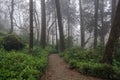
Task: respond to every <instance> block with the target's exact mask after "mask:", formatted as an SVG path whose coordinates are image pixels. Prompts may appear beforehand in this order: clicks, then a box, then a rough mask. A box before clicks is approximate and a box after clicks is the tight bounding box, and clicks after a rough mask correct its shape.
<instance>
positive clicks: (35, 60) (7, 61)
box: [0, 51, 48, 80]
mask: <svg viewBox="0 0 120 80" xmlns="http://www.w3.org/2000/svg"><path fill="white" fill-rule="evenodd" d="M25 52H26V51H25ZM5 53H6V54H5ZM47 56H48V52H47V51H44V52H43V51H42V52H41V51H38V52H37V55H36V56H35V55H34V56H33V55H30V54H25V53H23V52H16V51H12V52H5V51H1V52H0V73H2V74H0V80H36V79H37V78H39V77H40V76H42V75H43V72H44V71H45V69H46V66H47V64H48V58H47Z"/></svg>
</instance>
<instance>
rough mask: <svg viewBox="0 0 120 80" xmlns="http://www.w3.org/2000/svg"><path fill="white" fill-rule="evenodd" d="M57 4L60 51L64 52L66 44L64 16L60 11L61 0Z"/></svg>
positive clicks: (56, 1)
mask: <svg viewBox="0 0 120 80" xmlns="http://www.w3.org/2000/svg"><path fill="white" fill-rule="evenodd" d="M55 3H56V11H57V18H58V26H59V33H60V50H61V51H64V49H65V43H64V33H63V24H62V15H61V11H60V2H59V0H55Z"/></svg>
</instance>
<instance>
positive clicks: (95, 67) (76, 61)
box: [61, 48, 120, 80]
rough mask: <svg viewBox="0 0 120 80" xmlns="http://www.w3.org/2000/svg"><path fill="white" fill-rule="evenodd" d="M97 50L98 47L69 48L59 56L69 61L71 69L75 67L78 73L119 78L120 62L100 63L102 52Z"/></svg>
mask: <svg viewBox="0 0 120 80" xmlns="http://www.w3.org/2000/svg"><path fill="white" fill-rule="evenodd" d="M97 50H99V49H96V50H90V49H77V48H71V49H67V50H65V52H64V53H62V54H61V56H63V57H64V59H65V61H66V62H68V63H69V65H70V68H71V69H76V70H78V71H79V72H80V73H83V74H87V75H91V76H96V77H100V78H106V79H109V80H120V68H119V67H120V62H119V61H117V60H114V62H113V65H108V64H102V63H100V60H101V58H102V54H100V52H99V53H98V51H97ZM100 50H101V49H100Z"/></svg>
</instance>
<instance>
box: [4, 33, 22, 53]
mask: <svg viewBox="0 0 120 80" xmlns="http://www.w3.org/2000/svg"><path fill="white" fill-rule="evenodd" d="M3 47H4V49H5V50H7V51H11V50H21V49H22V48H24V44H23V43H22V41H21V39H20V37H19V36H17V35H7V36H5V37H4V38H3Z"/></svg>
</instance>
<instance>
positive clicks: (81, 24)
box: [79, 0, 85, 48]
mask: <svg viewBox="0 0 120 80" xmlns="http://www.w3.org/2000/svg"><path fill="white" fill-rule="evenodd" d="M79 10H80V26H81V29H80V30H81V47H82V48H84V47H85V28H84V26H83V13H82V1H81V0H79Z"/></svg>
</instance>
